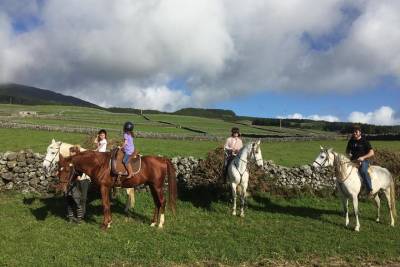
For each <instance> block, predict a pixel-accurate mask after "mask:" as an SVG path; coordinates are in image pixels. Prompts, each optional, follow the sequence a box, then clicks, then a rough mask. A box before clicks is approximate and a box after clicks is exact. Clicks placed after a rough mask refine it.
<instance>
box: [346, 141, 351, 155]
mask: <svg viewBox="0 0 400 267" xmlns="http://www.w3.org/2000/svg"><path fill="white" fill-rule="evenodd" d="M350 141H351V139H350V140H349V142H347V147H346V155H347V156H350V152H351V151H350Z"/></svg>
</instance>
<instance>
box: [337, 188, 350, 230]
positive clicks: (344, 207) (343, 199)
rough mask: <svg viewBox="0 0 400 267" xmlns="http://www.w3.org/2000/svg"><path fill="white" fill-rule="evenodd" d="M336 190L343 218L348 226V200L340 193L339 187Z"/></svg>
mask: <svg viewBox="0 0 400 267" xmlns="http://www.w3.org/2000/svg"><path fill="white" fill-rule="evenodd" d="M338 189H339V190H338V192H339V197H340V201H341V202H342V207H343V211H344V216H345V218H346V226H349V199H348V198H347V197H346V196H345V195H344V193H343V192H342V189H341V187H340V185H339V186H338Z"/></svg>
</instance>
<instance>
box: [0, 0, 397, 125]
mask: <svg viewBox="0 0 400 267" xmlns="http://www.w3.org/2000/svg"><path fill="white" fill-rule="evenodd" d="M399 25H400V1H398V0H391V1H390V0H380V1H376V0H353V1H348V0H321V1H315V0H285V1H278V0H275V1H269V0H263V1H260V0H247V1H240V0H202V1H188V0H118V1H109V0H85V1H82V0H18V1H15V0H0V83H5V82H15V83H21V84H26V85H32V86H37V87H40V88H44V89H50V90H53V91H57V92H61V93H64V94H69V95H73V96H76V97H80V98H82V99H85V100H88V101H91V102H93V103H96V104H99V105H102V106H121V107H134V108H150V109H159V110H165V111H174V110H177V109H179V108H182V107H208V108H226V109H232V110H234V111H235V112H236V113H237V114H239V115H250V116H259V117H290V118H310V119H316V120H318V119H323V120H330V121H337V120H340V121H357V122H365V123H374V124H382V125H393V124H400V27H399Z"/></svg>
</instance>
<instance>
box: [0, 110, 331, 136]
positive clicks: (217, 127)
mask: <svg viewBox="0 0 400 267" xmlns="http://www.w3.org/2000/svg"><path fill="white" fill-rule="evenodd" d="M19 111H35V112H37V114H38V116H37V117H36V116H35V117H20V116H18V112H19ZM0 116H2V117H0V120H8V121H12V122H18V123H29V124H35V125H50V126H64V127H74V128H76V127H84V128H88V127H89V128H97V129H100V128H105V129H107V130H115V131H119V130H120V128H121V125H123V123H124V122H125V121H127V120H130V121H133V122H134V123H135V124H136V127H135V129H136V130H137V131H142V132H153V133H173V134H177V135H183V136H186V135H189V136H195V135H200V136H204V134H206V135H208V136H219V137H225V136H226V135H227V134H229V132H230V129H231V128H232V127H239V128H240V129H241V132H242V133H243V134H252V135H266V136H282V137H284V136H316V135H317V136H331V137H334V136H335V134H334V133H331V132H322V131H315V130H304V129H292V128H279V127H274V126H253V125H251V122H250V121H238V122H227V121H224V120H222V119H212V118H203V117H194V116H182V115H172V114H146V115H145V117H144V116H140V115H137V114H125V113H111V112H108V111H105V110H99V109H94V108H83V107H75V106H46V105H38V106H24V105H7V104H0ZM6 116H12V117H10V118H7V117H6ZM191 129H192V130H194V131H191ZM196 131H198V132H196Z"/></svg>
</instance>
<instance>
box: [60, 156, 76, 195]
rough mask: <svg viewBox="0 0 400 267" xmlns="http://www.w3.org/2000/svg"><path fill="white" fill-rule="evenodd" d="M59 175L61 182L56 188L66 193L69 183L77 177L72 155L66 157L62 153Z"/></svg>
mask: <svg viewBox="0 0 400 267" xmlns="http://www.w3.org/2000/svg"><path fill="white" fill-rule="evenodd" d="M57 175H58V178H59V180H60V182H59V184H58V186H56V190H57V191H62V192H64V193H66V192H67V189H68V185H69V184H70V183H71V181H72V180H73V179H74V177H75V168H74V165H73V163H72V160H71V158H70V157H68V158H64V157H63V156H62V155H60V160H59V162H58V173H57Z"/></svg>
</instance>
